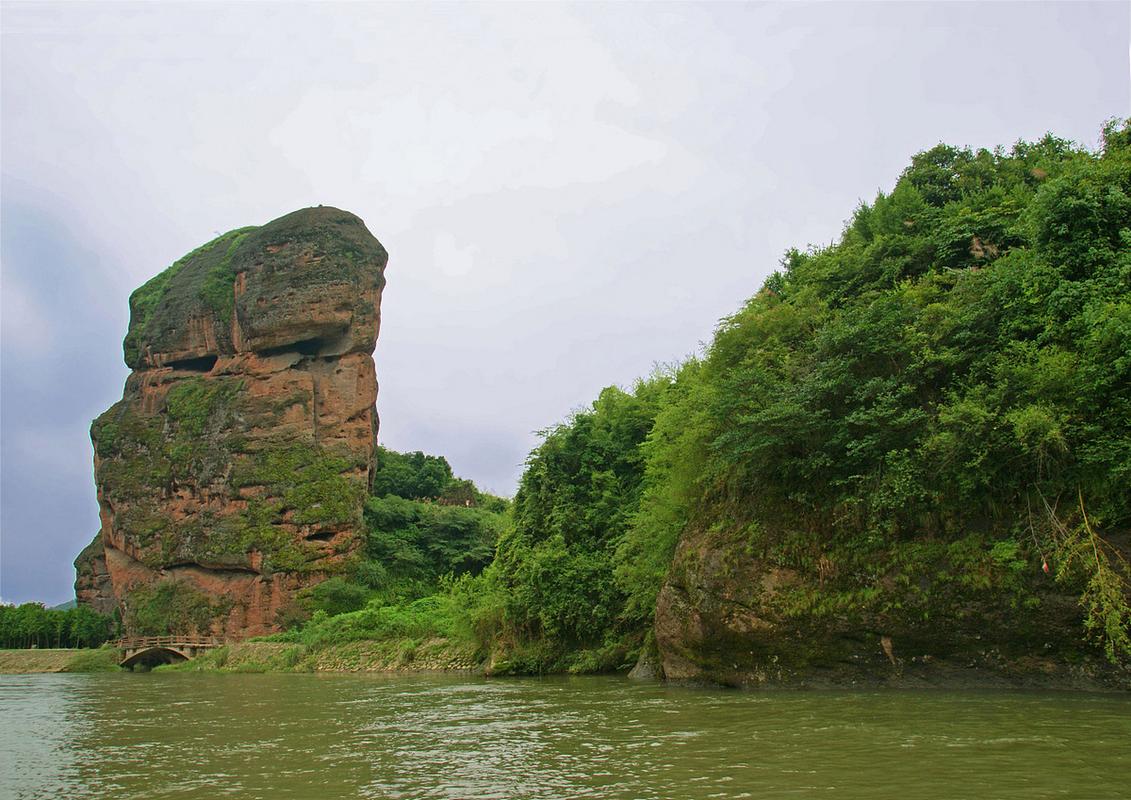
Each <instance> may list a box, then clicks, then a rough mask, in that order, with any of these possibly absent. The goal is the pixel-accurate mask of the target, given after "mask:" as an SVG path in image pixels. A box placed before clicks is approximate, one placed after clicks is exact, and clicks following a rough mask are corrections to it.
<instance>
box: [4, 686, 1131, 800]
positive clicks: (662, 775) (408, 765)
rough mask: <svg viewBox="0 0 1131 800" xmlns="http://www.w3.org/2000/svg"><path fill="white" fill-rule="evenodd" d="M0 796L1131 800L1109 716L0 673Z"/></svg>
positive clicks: (910, 695)
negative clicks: (1047, 799)
mask: <svg viewBox="0 0 1131 800" xmlns="http://www.w3.org/2000/svg"><path fill="white" fill-rule="evenodd" d="M0 719H2V720H3V726H2V727H0V796H2V797H4V798H8V797H12V798H21V799H22V798H57V797H67V798H103V797H146V798H163V797H169V798H171V797H176V798H198V797H199V798H210V797H216V796H225V795H227V796H233V797H240V798H279V797H286V798H318V799H319V800H321V799H322V798H337V797H360V798H508V799H510V798H555V799H557V798H581V797H600V798H715V797H718V798H739V797H751V798H812V797H829V798H838V800H840V798H848V799H849V800H851V799H852V798H868V799H869V800H874V798H908V800H913V799H915V798H924V799H925V800H932V799H933V798H939V800H943V799H944V798H945V800H951V798H956V797H979V798H1002V799H1003V800H1007V799H1008V798H1024V799H1025V800H1033V798H1043V797H1072V798H1088V799H1089V800H1101V799H1102V798H1125V797H1128V796H1131V791H1129V787H1131V697H1128V696H1126V695H1085V694H1054V693H1003V692H992V693H991V692H884V693H874V692H867V693H866V692H860V693H846V692H808V693H784V692H772V693H738V692H725V691H707V690H693V689H676V688H665V687H661V686H656V685H647V684H646V685H640V684H634V683H630V682H628V681H627V680H625V679H623V678H612V677H607V678H572V679H567V678H553V679H543V680H534V679H530V680H507V681H503V680H493V681H487V680H482V679H478V678H466V677H452V676H442V677H435V676H396V677H374V676H353V675H215V674H213V675H209V674H160V673H158V674H138V675H132V674H121V675H116V674H110V675H0Z"/></svg>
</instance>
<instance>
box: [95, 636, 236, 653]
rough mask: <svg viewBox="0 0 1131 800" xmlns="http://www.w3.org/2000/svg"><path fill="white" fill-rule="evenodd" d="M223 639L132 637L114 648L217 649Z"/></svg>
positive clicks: (203, 637) (122, 640)
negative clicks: (172, 647)
mask: <svg viewBox="0 0 1131 800" xmlns="http://www.w3.org/2000/svg"><path fill="white" fill-rule="evenodd" d="M224 643H225V642H224V640H223V639H218V638H216V637H215V636H134V637H131V638H127V639H119V640H118V641H116V642H114V646H115V647H116V648H118V649H119V650H139V649H141V648H143V647H169V646H177V647H219V646H220V645H222V644H224Z"/></svg>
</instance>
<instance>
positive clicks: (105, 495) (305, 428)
mask: <svg viewBox="0 0 1131 800" xmlns="http://www.w3.org/2000/svg"><path fill="white" fill-rule="evenodd" d="M387 260H388V255H387V253H386V252H385V249H384V248H383V247H382V246H381V244H380V243H379V242H378V241H377V240H376V239H375V238H373V236H372V234H370V233H369V231H368V230H367V229H366V227H365V225H364V223H363V222H362V221H361V220H360V219H358V218H357V217H356V216H354V215H352V214H349V213H347V212H344V211H340V210H338V209H334V208H326V207H318V208H308V209H304V210H301V211H296V212H294V213H292V214H288V215H287V216H285V217H281V218H280V219H277V220H275V221H273V222H270V223H268V224H266V225H264V226H262V227H258V228H243V229H240V230H236V231H232V232H230V233H227V234H225V235H223V236H221V237H219V238H218V239H215V240H213V241H212V242H209V243H208V244H206V245H204V246H203V247H200V248H199V249H197V250H195V251H193V252H192V253H190V254H188V255H187V256H185V257H184V258H182V259H181V260H180V261H178V262H177V263H175V264H174V265H173V266H171V267H170V268H169V269H167V270H165V271H164V272H163V273H161V274H160V275H158V276H157V277H155V278H153V279H152V280H150V281H149V282H148V283H146V284H145V285H144V286H142V287H141V288H139V289H137V290H136V291H135V292H134V293H133V294H132V295H131V297H130V326H129V332H128V333H127V335H126V338H125V342H124V350H125V360H126V364H127V365H128V366H129V367H130V368H131V369H132V370H133V371H132V373H131V374H130V376H129V378H128V379H127V380H126V386H125V391H124V394H123V397H122V400H121V401H120V402H118V403H116V404H115V405H114V406H112V407H111V408H110V409H109V410H107V411H106V412H105V413H104V414H102V415H101V416H100V417H99V418H98V419H96V420H95V421H94V424H93V425H92V427H91V439H92V441H93V443H94V450H95V456H94V470H95V482H96V484H97V488H98V500H99V506H100V517H101V524H102V529H101V531H100V532H99V534H98V536H97V537H96V538H95V541H94V542H92V543H91V545H90V546H89V547H88V548H86V550H84V551H83V554H82V555H81V556H80V557H79V559H78V560H77V561H76V568H77V570H78V579H77V582H76V586H75V588H76V593H77V596H78V598H79V599H80V601H82V602H84V603H87V604H88V605H91V606H93V607H95V608H99V609H100V610H106V609H107V608H108V607H111V606H113V607H116V608H118V609H119V610H120V612H121V614H122V618H123V621H124V623H125V625H126V628H127V630H128V631H130V632H133V633H151V632H158V629H160V628H162V627H164V628H165V629H177V628H180V629H186V630H187V629H195V630H197V631H200V632H202V633H203V632H211V633H213V634H219V635H224V636H228V637H231V638H242V637H245V636H251V635H258V634H263V633H267V632H270V631H272V630H275V629H277V626H278V615H279V613H280V611H285V609H286V608H287V607H288V606H289V604H290V603H291V602H292V601H293V598H294V595H295V593H296V592H298V591H299V590H301V589H302V588H304V587H306V586H310V585H312V584H314V583H316V582H318V581H320V580H322V579H323V578H325V577H326V576H327V575H328V574H331V573H333V572H335V571H338V570H341V569H343V568H344V567H346V566H347V565H348V563H349V560H350V558H351V556H352V555H353V554H354V553H355V552H356V551H357V549H358V547H359V546H360V544H361V510H362V504H363V501H364V497H365V493H366V490H367V487H368V483H369V479H370V475H371V472H372V469H373V465H374V455H375V449H376V434H377V413H376V409H375V406H374V404H375V401H376V397H377V381H376V376H375V371H374V365H373V359H372V357H371V354H372V352H373V349H374V347H375V345H376V341H377V333H378V328H379V324H380V303H381V290H382V288H383V286H384V269H385V264H386V261H387Z"/></svg>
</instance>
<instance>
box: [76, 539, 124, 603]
mask: <svg viewBox="0 0 1131 800" xmlns="http://www.w3.org/2000/svg"><path fill="white" fill-rule="evenodd" d="M75 598H76V599H77V600H78V602H79V603H82V604H83V605H84V606H90V607H91V608H93V609H94V610H95V611H97V612H98V613H99V614H107V615H109V614H113V613H114V610H115V609H116V608H117V607H118V600H117V598H116V597H114V587H113V586H112V585H111V583H110V572H109V570H107V569H106V551H105V549H104V548H103V545H102V531H99V532H98V533H96V534H94V539H93V540H92V541H91V543H90V544H88V545H87V546H86V547H84V548H83V549H82V552H81V553H79V555H78V557H77V558H76V559H75Z"/></svg>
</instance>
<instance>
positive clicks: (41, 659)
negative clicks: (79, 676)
mask: <svg viewBox="0 0 1131 800" xmlns="http://www.w3.org/2000/svg"><path fill="white" fill-rule="evenodd" d="M117 669H118V651H117V650H115V649H114V648H112V647H99V648H66V647H63V648H57V649H56V648H31V649H24V650H0V674H3V675H18V674H33V673H42V672H110V671H114V670H117Z"/></svg>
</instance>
